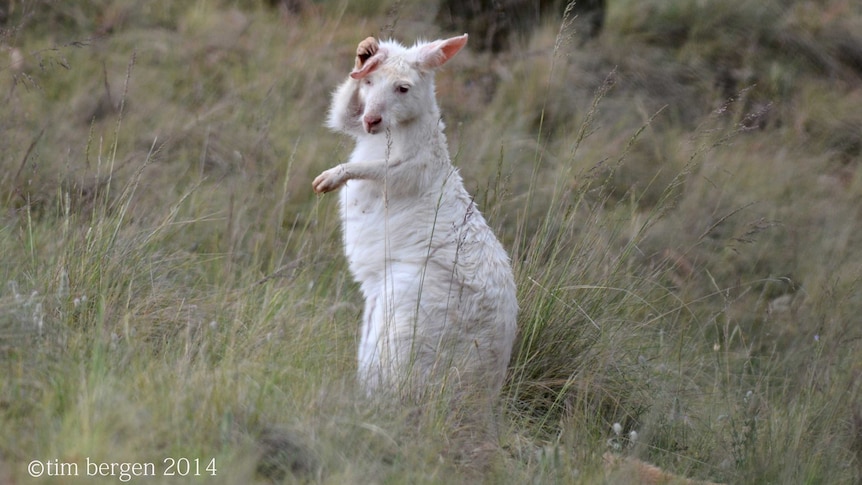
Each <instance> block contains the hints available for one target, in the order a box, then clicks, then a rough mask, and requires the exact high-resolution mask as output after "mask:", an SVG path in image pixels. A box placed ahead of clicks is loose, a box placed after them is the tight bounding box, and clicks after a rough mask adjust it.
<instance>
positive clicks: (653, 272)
mask: <svg viewBox="0 0 862 485" xmlns="http://www.w3.org/2000/svg"><path fill="white" fill-rule="evenodd" d="M812 5H813V4H812V3H811V2H804V1H796V2H784V3H779V2H766V3H763V2H761V3H757V2H729V3H728V2H689V1H674V2H616V3H613V2H611V5H610V6H609V11H608V17H607V22H606V24H605V30H604V33H603V34H602V35H601V36H600V37H599V38H597V39H594V40H590V41H585V42H574V41H573V40H572V39H573V37H572V33H571V32H570V31H569V30H567V28H562V29H561V28H560V24H559V23H557V24H556V25H541V26H537V27H536V30H535V31H534V33H533V34H532V36H530V38H528V39H524V44H523V45H522V46H519V48H516V49H513V50H512V51H510V52H502V53H498V54H490V53H476V52H464V53H463V54H462V55H461V56H460V57H459V61H458V62H459V63H460V64H459V65H458V66H455V67H454V68H452V69H450V70H447V71H445V72H443V73H441V75H440V78H439V79H438V91H439V97H440V99H441V104H442V105H443V109H444V115H445V116H446V122H447V125H448V130H447V133H448V135H449V139H450V144H451V147H452V151H453V154H454V155H455V162H456V164H457V165H458V166H460V167H461V170H462V173H463V175H464V177H465V180H466V183H467V185H468V188H469V189H470V190H471V192H472V193H474V194H475V195H476V200H477V201H479V202H480V205H481V209H482V210H483V212H484V213H485V214H486V216H487V217H488V219H489V221H490V222H491V224H492V225H493V226H495V227H496V228H497V232H498V234H499V235H500V237H501V239H502V240H503V242H504V245H505V246H506V247H507V248H508V249H509V251H510V254H511V255H512V258H513V265H514V268H515V272H516V277H517V280H518V288H519V302H520V306H521V314H520V315H521V316H520V319H519V325H520V330H519V339H518V342H517V346H516V349H515V355H514V357H513V360H512V363H511V366H510V372H509V378H508V380H507V384H506V387H505V389H504V392H503V396H502V407H501V411H500V413H499V414H500V415H499V417H498V419H497V421H496V423H495V427H494V433H493V438H492V439H490V440H488V439H486V440H478V441H479V443H478V444H477V442H476V441H473V440H471V439H470V435H471V433H470V430H468V429H465V428H464V427H459V426H460V424H459V423H455V422H454V418H453V416H452V415H450V414H449V413H448V412H447V410H448V408H447V405H446V403H442V402H441V403H438V402H429V403H425V405H424V406H412V407H411V406H379V405H378V404H379V403H373V402H370V401H369V400H367V399H365V398H364V397H362V396H360V395H358V393H357V390H356V389H355V387H354V384H353V374H354V371H355V363H354V359H355V352H356V331H357V322H358V320H359V317H360V314H361V305H362V301H361V297H360V295H359V294H358V291H357V288H356V287H355V285H354V284H353V283H352V282H351V281H350V278H349V275H348V274H347V273H346V268H345V264H344V261H343V258H342V256H341V248H340V235H339V232H338V220H337V210H336V203H335V199H334V198H332V197H322V198H315V197H313V196H312V194H311V191H310V188H309V180H310V178H311V177H312V176H313V175H314V174H316V173H317V172H318V171H319V170H321V169H323V168H326V167H329V166H331V165H332V164H334V163H336V162H338V161H340V160H342V159H343V158H344V157H345V156H346V154H347V152H348V148H347V147H346V146H344V141H343V140H340V139H338V138H336V137H334V136H332V135H331V134H329V133H327V132H326V131H325V130H324V129H323V128H322V127H321V123H322V120H323V113H324V112H325V109H326V107H327V103H328V96H329V91H330V89H332V88H333V87H334V86H335V85H336V84H337V82H338V81H340V80H341V76H342V75H343V74H344V72H346V69H348V68H349V67H350V65H351V58H352V55H353V53H352V48H351V46H352V45H354V44H355V42H356V41H357V40H358V39H361V38H364V37H366V36H367V35H369V34H377V33H380V32H384V31H385V32H391V33H392V34H393V35H395V36H396V37H399V38H404V39H405V40H407V41H410V40H412V39H413V38H415V37H419V36H424V37H435V36H437V35H438V34H440V33H439V32H438V31H437V30H436V28H435V27H434V26H433V25H430V24H429V23H428V22H427V19H424V18H423V15H422V8H420V6H419V5H418V4H414V3H411V2H401V3H397V5H396V6H395V7H393V4H380V5H371V4H370V3H363V2H345V3H341V4H338V5H335V4H333V5H329V4H325V5H324V4H319V5H317V6H315V7H313V8H309V9H306V10H304V11H303V12H302V13H300V14H286V13H284V12H285V11H284V10H281V11H280V10H277V9H269V8H267V7H265V6H264V5H263V2H261V3H258V2H251V1H244V2H221V1H203V2H190V3H183V2H145V3H140V2H139V3H134V2H124V1H117V2H107V1H105V2H89V3H86V4H81V5H77V4H75V5H73V4H71V3H68V4H67V3H64V2H51V1H34V2H23V3H17V2H16V3H15V7H16V9H15V11H14V12H12V14H11V16H10V17H9V20H7V24H6V25H5V26H4V27H3V29H4V30H3V31H2V35H0V47H7V46H8V47H9V48H13V47H14V48H17V49H19V50H21V51H22V52H23V53H25V62H24V65H23V67H22V68H18V67H14V68H13V66H11V65H10V64H5V61H2V60H0V94H2V99H0V104H2V106H3V109H4V113H5V116H4V117H3V119H2V120H0V145H2V146H3V147H4V148H5V149H4V150H2V151H0V163H2V165H3V167H4V168H5V170H3V173H2V175H0V202H2V206H3V212H2V216H0V222H2V224H0V248H2V250H0V369H2V370H0V376H2V378H0V435H2V436H4V440H3V442H2V443H0V483H5V482H10V483H18V482H21V483H24V482H28V481H31V480H33V479H32V478H31V477H29V476H28V475H27V470H26V465H27V463H29V462H30V461H31V460H42V461H50V460H54V459H56V460H59V461H61V462H65V463H79V464H81V463H84V460H85V459H86V458H87V457H90V458H91V459H94V460H99V461H113V462H121V461H127V462H155V463H158V464H161V463H162V460H164V459H165V458H168V457H174V458H181V457H185V458H188V459H194V458H198V459H200V460H201V461H202V462H209V460H211V459H213V458H214V459H215V460H216V464H217V475H216V476H215V477H212V476H207V482H208V483H210V482H212V483H247V482H258V483H271V482H276V483H282V482H283V483H294V482H315V483H317V482H319V483H354V482H363V483H377V482H394V483H453V482H464V483H475V482H476V481H480V480H485V481H488V482H492V483H526V482H530V483H546V482H555V483H595V482H601V481H610V482H624V481H626V480H627V479H628V478H630V477H627V476H626V475H625V474H624V473H622V472H618V473H617V474H614V473H613V472H612V473H611V474H610V475H607V474H606V472H605V471H604V470H603V465H602V463H603V461H602V455H603V454H604V453H605V452H606V451H609V450H610V451H612V452H614V453H619V454H622V455H626V456H634V457H638V458H640V459H644V460H647V461H649V462H651V463H655V464H656V465H659V466H661V467H663V468H665V469H667V470H671V471H673V472H676V473H679V474H682V475H686V476H691V477H696V478H701V479H710V480H712V481H723V482H728V483H761V482H774V483H799V482H815V481H816V482H830V483H832V482H837V483H842V482H846V483H851V482H855V481H858V480H859V478H860V474H862V467H860V465H859V463H860V461H859V460H860V449H862V446H860V443H859V438H858V435H859V428H860V426H859V422H860V419H859V416H860V407H859V406H860V404H859V403H860V395H859V379H858V375H859V371H860V365H859V362H860V347H859V330H858V329H857V328H856V325H855V321H856V318H857V315H858V314H859V312H860V310H862V298H860V297H859V294H860V293H859V285H860V281H859V274H860V273H859V271H860V269H862V268H860V266H859V263H858V261H860V260H862V254H860V253H862V240H860V239H859V237H858V236H857V235H858V234H862V231H860V230H859V228H858V227H857V226H858V225H859V224H858V219H859V218H858V209H857V205H858V204H857V203H856V202H857V201H858V198H859V195H860V187H862V186H860V181H859V180H860V178H859V176H858V173H857V170H858V163H859V154H860V153H859V152H860V150H859V145H860V143H859V133H858V132H859V130H858V129H855V128H856V127H857V126H858V125H859V121H860V120H859V115H858V113H860V112H862V110H860V109H859V108H860V106H859V105H860V102H859V101H860V97H859V69H858V62H857V61H856V60H854V59H857V57H858V56H857V54H858V52H857V51H859V39H858V38H857V37H858V35H857V34H855V32H856V31H857V30H858V29H855V27H856V26H858V25H859V24H860V22H862V20H860V18H862V17H860V12H859V11H858V8H856V7H855V6H853V4H852V2H843V1H838V0H836V1H831V2H827V3H826V4H824V6H822V8H817V9H814V8H813V7H812ZM48 7H50V8H48ZM423 8H424V7H423ZM772 19H776V21H772ZM564 25H568V24H564ZM8 52H9V50H4V49H3V48H0V56H5V55H7V53H8ZM339 66H341V67H339ZM615 424H618V426H617V431H618V432H617V431H615V430H614V428H615V426H614V425H615ZM632 432H635V434H634V435H633V434H632ZM465 437H466V438H465ZM189 480H190V479H179V478H178V479H176V480H171V479H168V478H166V477H161V478H160V479H153V480H151V481H153V482H154V483H161V482H169V483H185V482H186V481H189ZM45 481H46V482H48V483H89V482H88V481H87V480H86V477H78V478H77V482H76V481H75V480H74V479H72V477H63V478H55V479H53V481H52V480H51V479H48V480H45Z"/></svg>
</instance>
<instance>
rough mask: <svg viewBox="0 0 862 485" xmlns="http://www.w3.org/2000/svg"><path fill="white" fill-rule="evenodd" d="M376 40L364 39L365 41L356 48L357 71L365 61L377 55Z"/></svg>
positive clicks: (371, 38)
mask: <svg viewBox="0 0 862 485" xmlns="http://www.w3.org/2000/svg"><path fill="white" fill-rule="evenodd" d="M378 47H379V46H378V44H377V39H375V38H374V37H366V38H365V40H363V41H362V42H360V43H359V45H358V46H357V47H356V63H355V67H356V70H359V69H360V68H361V67H362V65H363V64H365V61H367V60H368V59H369V58H370V57H371V56H373V55H374V54H376V53H377V48H378Z"/></svg>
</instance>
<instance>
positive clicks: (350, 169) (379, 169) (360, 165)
mask: <svg viewBox="0 0 862 485" xmlns="http://www.w3.org/2000/svg"><path fill="white" fill-rule="evenodd" d="M398 165H401V162H400V161H397V160H386V159H381V160H373V161H368V162H348V163H342V164H341V165H337V166H335V167H332V168H330V169H329V170H325V171H324V172H323V173H321V174H320V175H318V176H317V177H316V178H315V179H314V181H313V182H311V187H312V188H313V189H314V191H315V192H316V193H318V194H325V193H326V192H332V191H333V190H338V189H340V188H341V186H342V185H344V184H345V183H347V181H348V180H379V181H383V180H385V179H386V172H387V171H388V170H389V169H392V168H395V167H397V166H398Z"/></svg>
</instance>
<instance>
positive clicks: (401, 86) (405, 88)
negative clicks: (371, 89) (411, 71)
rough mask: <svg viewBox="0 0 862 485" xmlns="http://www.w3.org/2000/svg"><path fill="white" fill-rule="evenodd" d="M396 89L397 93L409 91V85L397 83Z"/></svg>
mask: <svg viewBox="0 0 862 485" xmlns="http://www.w3.org/2000/svg"><path fill="white" fill-rule="evenodd" d="M396 89H397V90H398V92H399V93H401V94H404V93H406V92H407V91H410V86H408V85H406V84H399V85H398V87H397V88H396Z"/></svg>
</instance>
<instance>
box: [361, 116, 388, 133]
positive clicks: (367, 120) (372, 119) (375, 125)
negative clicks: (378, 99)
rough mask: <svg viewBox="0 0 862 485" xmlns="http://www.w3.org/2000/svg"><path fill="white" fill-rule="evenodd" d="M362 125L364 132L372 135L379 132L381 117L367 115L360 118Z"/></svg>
mask: <svg viewBox="0 0 862 485" xmlns="http://www.w3.org/2000/svg"><path fill="white" fill-rule="evenodd" d="M362 123H363V124H364V125H365V132H366V133H368V134H371V135H373V134H375V133H377V132H379V131H380V127H381V125H382V123H383V117H382V116H380V115H376V114H367V115H365V116H363V117H362Z"/></svg>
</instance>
